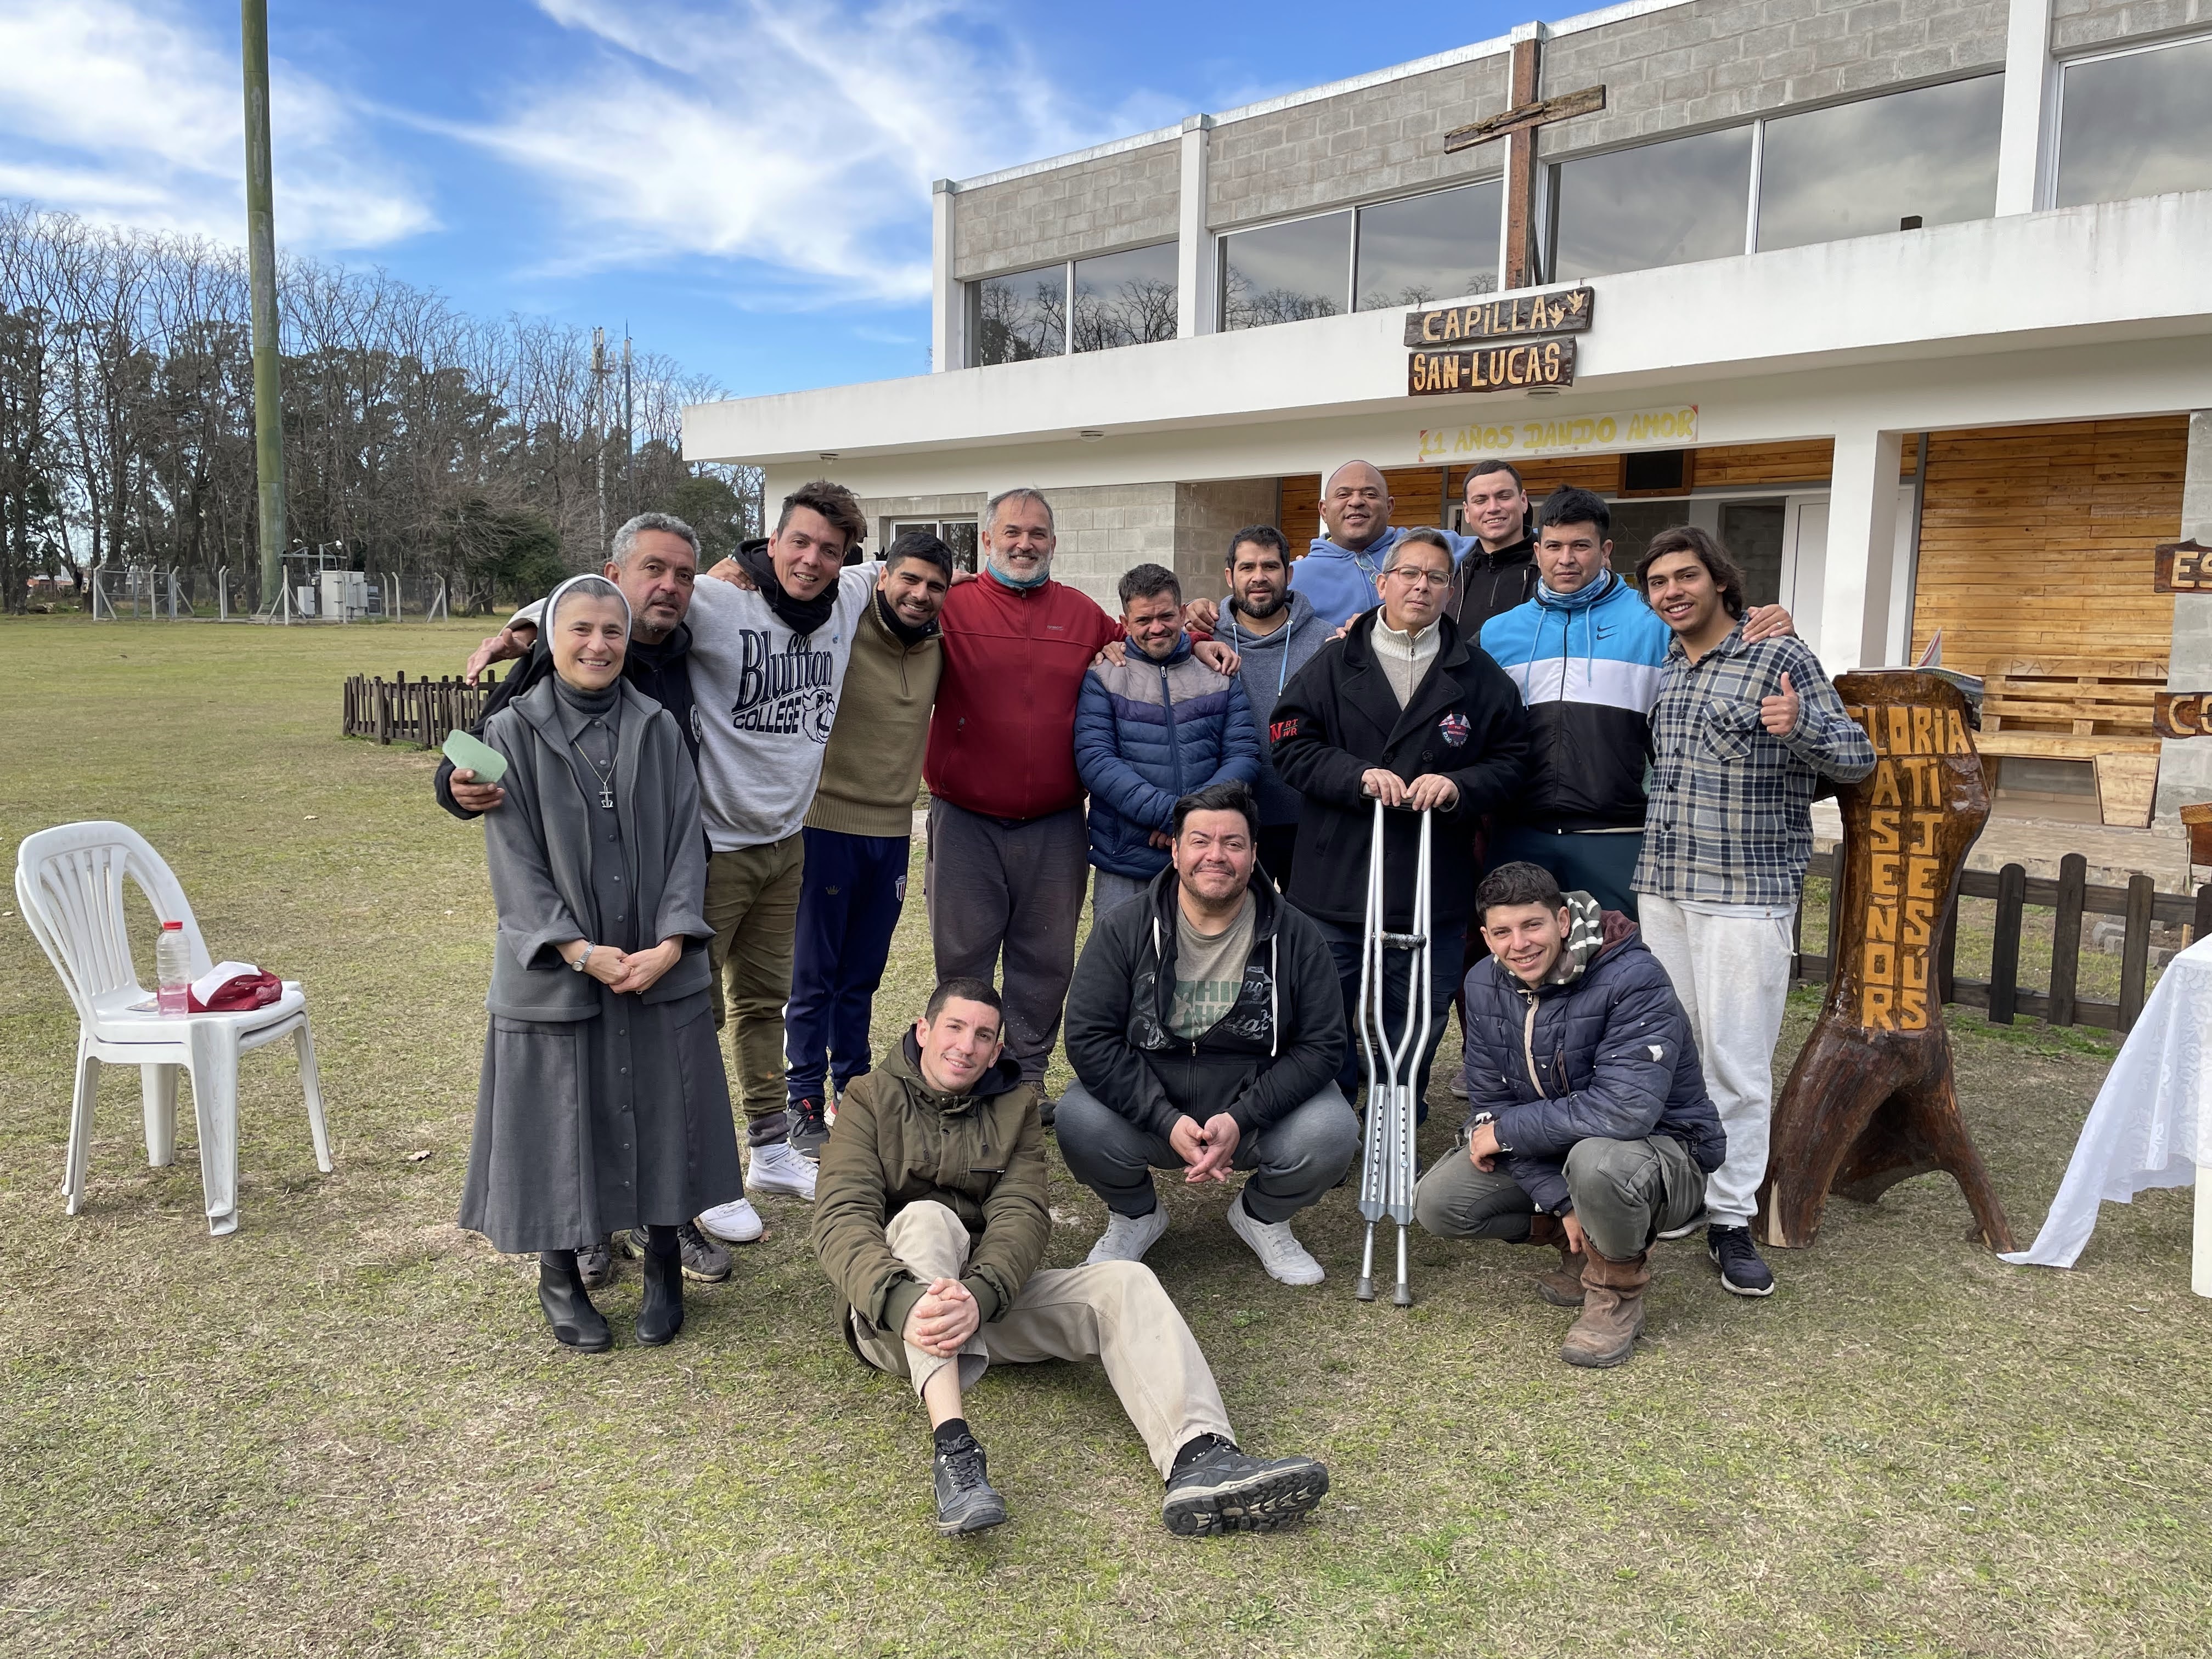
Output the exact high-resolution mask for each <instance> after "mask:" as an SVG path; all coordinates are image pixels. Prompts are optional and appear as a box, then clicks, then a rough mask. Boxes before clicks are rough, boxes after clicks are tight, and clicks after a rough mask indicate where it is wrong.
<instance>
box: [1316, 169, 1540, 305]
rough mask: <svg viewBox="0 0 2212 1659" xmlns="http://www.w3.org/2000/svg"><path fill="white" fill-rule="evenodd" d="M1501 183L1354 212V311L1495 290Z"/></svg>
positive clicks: (1434, 193) (1489, 181) (1490, 182)
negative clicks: (1356, 239) (1356, 223)
mask: <svg viewBox="0 0 2212 1659" xmlns="http://www.w3.org/2000/svg"><path fill="white" fill-rule="evenodd" d="M1504 212H1505V184H1504V180H1503V179H1485V180H1484V181H1483V182H1482V183H1480V184H1479V185H1461V186H1460V187H1459V188H1458V189H1457V190H1438V191H1430V192H1429V193H1428V194H1427V195H1425V196H1409V197H1406V198H1405V199H1404V200H1402V201H1397V202H1378V203H1376V204H1375V205H1374V206H1373V207H1366V208H1362V209H1360V210H1359V252H1358V267H1357V270H1356V271H1355V273H1354V280H1353V291H1354V292H1355V293H1356V294H1357V295H1358V301H1359V303H1358V309H1359V310H1361V311H1380V310H1382V309H1383V308H1384V307H1389V306H1425V305H1430V304H1433V303H1434V302H1435V301H1438V300H1457V299H1461V298H1462V297H1464V296H1465V295H1470V294H1494V293H1496V292H1497V291H1498V233H1499V227H1500V224H1501V222H1502V221H1503V218H1504Z"/></svg>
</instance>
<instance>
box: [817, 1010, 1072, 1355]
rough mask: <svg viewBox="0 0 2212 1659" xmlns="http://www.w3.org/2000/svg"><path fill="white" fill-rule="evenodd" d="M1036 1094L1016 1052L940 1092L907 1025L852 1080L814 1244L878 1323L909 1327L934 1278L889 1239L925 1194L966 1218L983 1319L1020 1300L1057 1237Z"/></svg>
mask: <svg viewBox="0 0 2212 1659" xmlns="http://www.w3.org/2000/svg"><path fill="white" fill-rule="evenodd" d="M1036 1102H1037V1095H1036V1089H1035V1088H1034V1087H1032V1086H1031V1085H1028V1084H1025V1083H1024V1082H1022V1081H1021V1074H1020V1072H1019V1069H1018V1067H1017V1066H1015V1064H1014V1060H1013V1056H1012V1054H1001V1055H1000V1058H999V1063H998V1064H997V1065H996V1066H993V1067H992V1068H991V1070H990V1071H989V1072H988V1073H986V1074H985V1075H984V1077H983V1079H982V1080H981V1082H980V1083H978V1084H977V1085H976V1086H975V1088H974V1089H973V1090H971V1091H969V1092H968V1093H967V1094H964V1095H945V1094H939V1093H938V1092H936V1091H934V1090H933V1089H931V1088H930V1086H929V1085H928V1084H927V1082H926V1081H924V1080H923V1078H922V1075H921V1057H920V1049H919V1048H918V1047H917V1045H916V1044H915V1038H914V1034H913V1033H912V1032H911V1031H909V1032H908V1033H907V1035H906V1036H904V1037H903V1038H902V1039H901V1041H900V1042H898V1043H896V1045H894V1046H893V1047H892V1048H891V1049H890V1052H889V1053H887V1054H884V1058H883V1060H882V1063H881V1064H879V1065H878V1066H877V1067H876V1069H875V1070H874V1071H872V1072H869V1073H866V1074H864V1075H863V1076H860V1077H857V1078H855V1079H853V1082H852V1083H851V1085H849V1086H848V1088H847V1089H846V1091H845V1095H844V1098H843V1099H842V1101H841V1102H839V1103H838V1107H837V1121H836V1125H835V1126H834V1127H832V1128H831V1129H830V1131H829V1144H828V1145H827V1146H824V1147H823V1149H822V1168H821V1172H820V1174H819V1176H817V1180H816V1182H815V1188H814V1253H815V1255H817V1256H818V1257H819V1258H820V1259H821V1262H822V1267H823V1272H825V1273H828V1274H829V1282H830V1283H831V1284H833V1285H836V1287H837V1288H838V1290H840V1291H842V1292H843V1294H844V1297H845V1300H846V1301H847V1302H848V1303H849V1304H851V1305H852V1307H853V1308H854V1310H855V1311H856V1312H858V1313H859V1314H860V1317H861V1318H863V1319H865V1320H866V1321H867V1322H869V1323H870V1324H871V1325H872V1326H874V1327H875V1328H876V1329H877V1330H878V1331H881V1332H884V1333H886V1334H892V1335H896V1334H897V1333H898V1332H900V1331H902V1330H903V1329H904V1328H906V1321H907V1316H908V1314H910V1313H911V1312H913V1311H914V1304H915V1303H916V1302H919V1301H920V1300H921V1295H922V1291H924V1290H925V1289H926V1288H927V1286H926V1285H924V1284H923V1282H922V1281H921V1279H917V1278H916V1277H915V1275H914V1274H913V1273H909V1272H908V1271H907V1268H906V1265H905V1264H904V1263H903V1262H902V1261H900V1260H899V1259H898V1257H896V1255H892V1254H891V1249H890V1244H889V1243H886V1242H885V1240H884V1226H885V1225H886V1224H887V1223H888V1222H889V1221H890V1218H892V1217H893V1216H895V1215H896V1214H897V1213H898V1212H900V1211H901V1210H903V1209H904V1208H906V1206H908V1205H909V1204H918V1203H921V1202H922V1201H923V1200H926V1199H934V1200H936V1201H937V1202H938V1203H939V1204H942V1205H944V1206H945V1207H946V1208H947V1209H949V1210H951V1212H953V1213H954V1214H955V1215H957V1216H958V1217H959V1218H961V1220H963V1222H965V1223H967V1225H968V1231H969V1237H970V1238H971V1240H972V1241H973V1245H972V1248H971V1249H970V1250H969V1256H968V1269H967V1272H966V1273H963V1274H962V1275H961V1280H960V1282H961V1283H962V1284H963V1285H966V1286H967V1287H968V1291H969V1294H970V1295H971V1296H973V1297H975V1306H976V1309H977V1310H978V1311H979V1312H980V1313H981V1315H982V1316H983V1318H984V1320H985V1321H986V1322H988V1321H990V1320H994V1319H996V1318H998V1317H999V1316H1000V1315H1001V1314H1002V1313H1004V1312H1005V1311H1006V1310H1007V1309H1008V1308H1011V1307H1012V1306H1013V1304H1014V1298H1015V1297H1017V1296H1018V1295H1019V1294H1020V1293H1021V1288H1022V1286H1023V1285H1025V1284H1027V1283H1028V1282H1029V1278H1030V1274H1031V1273H1035V1272H1036V1270H1037V1264H1038V1263H1040V1262H1041V1261H1043V1260H1044V1252H1045V1245H1046V1244H1047V1243H1048V1241H1049V1239H1050V1238H1051V1236H1052V1216H1051V1212H1049V1210H1048V1208H1047V1207H1046V1204H1045V1158H1044V1127H1043V1125H1042V1123H1040V1122H1039V1121H1038V1119H1037V1106H1036Z"/></svg>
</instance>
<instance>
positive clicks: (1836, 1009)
mask: <svg viewBox="0 0 2212 1659" xmlns="http://www.w3.org/2000/svg"><path fill="white" fill-rule="evenodd" d="M1836 690H1837V691H1838V693H1839V694H1840V695H1841V696H1842V697H1843V700H1844V706H1845V707H1846V708H1847V709H1848V710H1849V711H1850V716H1851V718H1852V719H1853V720H1857V721H1858V722H1859V724H1860V725H1861V726H1863V728H1864V729H1865V731H1866V733H1867V735H1868V737H1869V738H1870V739H1872V741H1873V743H1874V747H1875V769H1874V772H1873V774H1872V775H1870V776H1869V777H1868V778H1866V779H1864V780H1863V781H1860V782H1858V783H1854V784H1846V785H1844V787H1843V788H1842V789H1841V790H1840V791H1839V792H1838V806H1839V807H1840V808H1841V809H1842V813H1843V820H1844V838H1843V844H1842V846H1841V847H1840V848H1838V855H1837V860H1836V863H1837V868H1838V874H1837V877H1836V879H1835V882H1834V884H1833V885H1832V889H1831V894H1830V900H1829V915H1830V916H1831V917H1832V918H1833V919H1835V921H1837V923H1838V927H1839V928H1840V931H1839V932H1838V934H1837V938H1838V947H1837V951H1836V955H1835V957H1834V958H1833V960H1832V962H1831V963H1830V964H1829V972H1828V989H1827V994H1826V997H1825V998H1824V999H1823V1001H1822V1005H1821V1009H1820V1018H1819V1020H1818V1021H1816V1022H1815V1023H1814V1027H1813V1035H1812V1036H1811V1037H1810V1038H1809V1039H1808V1041H1807V1042H1806V1044H1805V1047H1804V1048H1803V1049H1802V1051H1800V1053H1799V1054H1798V1056H1797V1063H1796V1065H1795V1066H1791V1067H1790V1079H1789V1081H1788V1082H1787V1083H1786V1084H1784V1085H1783V1090H1782V1096H1781V1098H1780V1099H1779V1100H1778V1102H1777V1103H1776V1104H1775V1108H1774V1123H1773V1130H1772V1135H1771V1142H1770V1146H1771V1150H1770V1152H1769V1154H1768V1159H1767V1168H1766V1177H1765V1181H1764V1182H1763V1183H1762V1184H1761V1186H1760V1188H1759V1219H1758V1223H1757V1226H1758V1231H1759V1237H1762V1238H1763V1239H1765V1242H1766V1243H1769V1244H1774V1245H1780V1246H1784V1247H1790V1246H1796V1245H1803V1244H1809V1243H1812V1241H1813V1237H1814V1234H1815V1233H1816V1232H1817V1231H1819V1229H1820V1216H1821V1212H1822V1211H1823V1210H1824V1209H1825V1208H1826V1205H1827V1200H1828V1194H1830V1193H1831V1192H1838V1193H1841V1194H1844V1196H1845V1197H1846V1198H1852V1199H1858V1200H1863V1201H1865V1202H1869V1203H1871V1202H1872V1201H1874V1200H1875V1199H1876V1198H1878V1197H1880V1196H1881V1194H1882V1193H1883V1192H1885V1191H1887V1189H1888V1188H1890V1187H1892V1186H1893V1185H1895V1184H1896V1183H1897V1182H1900V1181H1903V1180H1905V1179H1906V1178H1907V1177H1909V1176H1916V1175H1919V1174H1922V1173H1923V1172H1925V1171H1927V1170H1948V1171H1949V1172H1950V1174H1951V1175H1952V1176H1954V1178H1955V1179H1956V1180H1957V1182H1958V1183H1959V1186H1960V1190H1961V1191H1962V1192H1963V1193H1964V1194H1966V1202H1967V1204H1968V1206H1970V1207H1971V1208H1972V1211H1973V1213H1974V1220H1975V1224H1976V1225H1977V1227H1978V1229H1979V1231H1980V1233H1981V1236H1982V1237H1983V1239H1984V1241H1985V1242H1986V1243H1988V1244H1989V1245H1990V1248H1991V1249H1999V1250H2007V1249H2011V1248H2012V1230H2011V1227H2010V1225H2009V1224H2008V1222H2007V1221H2006V1219H2005V1213H2004V1206H2002V1204H2001V1203H2000V1202H1998V1200H1997V1195H1996V1189H1995V1188H1993V1187H1992V1186H1991V1185H1990V1178H1989V1173H1988V1171H1987V1170H1985V1169H1984V1167H1983V1164H1982V1160H1981V1155H1980V1154H1979V1153H1978V1152H1976V1151H1975V1150H1974V1146H1973V1142H1972V1140H1971V1139H1968V1137H1967V1134H1966V1125H1965V1124H1964V1123H1963V1122H1962V1121H1960V1117H1959V1103H1958V1097H1957V1095H1956V1094H1955V1093H1954V1089H1953V1085H1952V1059H1951V1040H1950V1034H1949V1032H1948V1031H1947V1030H1945V1029H1944V1025H1943V1006H1942V1003H1941V1002H1940V1001H1939V1000H1936V998H1935V997H1934V996H1933V995H1932V994H1931V993H1933V992H1934V991H1936V988H1937V975H1936V963H1937V962H1938V961H1940V960H1941V957H1942V945H1943V935H1944V934H1945V933H1948V931H1949V929H1950V928H1951V927H1952V926H1953V924H1954V921H1955V919H1956V917H1957V915H1958V896H1959V885H1960V881H1961V879H1962V878H1964V876H1965V873H1966V854H1967V851H1968V849H1969V848H1972V845H1973V843H1974V838H1975V837H1976V836H1978V835H1979V834H1980V833H1981V828H1982V824H1983V823H1984V821H1985V820H1986V819H1987V818H1988V817H1989V814H1990V798H1989V792H1988V789H1987V787H1986V786H1985V784H1984V781H1983V777H1982V763H1981V757H1979V756H1978V755H1977V754H1976V753H1975V752H1974V745H1973V739H1972V736H1971V732H1970V728H1969V727H1968V726H1967V723H1966V699H1965V697H1964V696H1962V695H1961V694H1960V691H1959V690H1958V689H1957V688H1956V687H1955V686H1953V685H1952V684H1950V683H1949V682H1948V681H1947V680H1944V679H1942V678H1939V677H1937V676H1936V675H1934V674H1925V673H1920V672H1917V671H1913V670H1911V669H1885V670H1874V671H1867V672H1863V673H1857V674H1846V675H1844V676H1843V677H1842V678H1839V679H1838V681H1837V682H1836ZM2007 872H2008V876H2009V877H2010V878H2011V883H2012V888H2013V893H2014V902H2013V905H2012V916H2013V928H2014V939H2013V947H2014V952H2015V959H2016V958H2017V955H2018V948H2019V917H2020V895H2021V890H2022V888H2023V885H2024V883H2025V880H2026V876H2027V872H2025V871H2024V870H2022V869H2021V867H2020V866H2017V865H2012V866H2007ZM2016 967H2017V963H2016V960H2015V976H2016ZM2006 994H2007V997H2008V998H2009V996H2010V994H2011V993H2010V990H2009V983H2008V990H2007V993H2006ZM1992 1000H1995V992H1994V991H1992Z"/></svg>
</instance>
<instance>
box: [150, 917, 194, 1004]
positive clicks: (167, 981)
mask: <svg viewBox="0 0 2212 1659" xmlns="http://www.w3.org/2000/svg"><path fill="white" fill-rule="evenodd" d="M154 977H155V979H157V980H159V981H161V990H160V992H159V993H158V994H157V996H156V999H155V1000H156V1005H157V1006H159V1007H160V1009H161V1012H163V1013H164V1014H189V1013H190V1012H191V1011H192V1008H191V996H192V947H191V945H190V944H189V943H187V942H186V940H185V924H184V923H183V922H181V921H165V922H163V923H162V924H161V943H159V944H158V945H155V947H154Z"/></svg>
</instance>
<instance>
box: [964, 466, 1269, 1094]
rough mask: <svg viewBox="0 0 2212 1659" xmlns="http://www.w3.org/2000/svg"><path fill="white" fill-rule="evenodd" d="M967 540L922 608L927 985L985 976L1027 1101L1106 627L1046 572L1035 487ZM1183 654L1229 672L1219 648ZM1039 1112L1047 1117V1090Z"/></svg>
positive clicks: (1054, 995) (1041, 502) (1055, 1028)
mask: <svg viewBox="0 0 2212 1659" xmlns="http://www.w3.org/2000/svg"><path fill="white" fill-rule="evenodd" d="M982 542H983V548H984V551H985V553H986V554H987V562H986V563H985V565H984V567H983V570H982V573H981V575H979V576H978V577H977V578H976V580H974V581H967V582H962V583H960V584H959V585H958V586H956V587H955V588H954V589H953V590H952V592H951V594H950V595H948V596H947V597H946V599H945V609H944V611H942V612H941V613H940V614H939V618H938V622H939V627H940V628H941V629H943V632H944V640H945V644H944V660H945V671H944V674H943V677H942V678H940V679H939V682H938V688H937V707H936V709H935V712H934V713H933V714H932V715H931V717H930V723H929V750H928V752H927V756H926V757H924V760H923V763H922V777H923V780H924V781H926V782H927V784H928V786H929V861H928V866H927V877H926V878H925V879H926V892H927V898H928V902H929V940H930V945H931V948H932V949H933V951H934V952H935V955H936V957H937V977H938V979H939V981H940V982H942V981H945V980H949V979H981V980H985V981H998V982H999V983H1000V994H1002V995H1003V996H1004V998H1005V1000H1006V1046H1007V1048H1010V1049H1011V1050H1012V1053H1013V1055H1014V1058H1015V1060H1016V1061H1017V1062H1018V1064H1019V1065H1020V1066H1021V1074H1022V1081H1023V1082H1024V1083H1033V1084H1035V1085H1037V1091H1038V1095H1039V1097H1040V1098H1041V1099H1042V1097H1043V1092H1044V1072H1045V1063H1046V1061H1047V1060H1049V1059H1050V1058H1051V1056H1052V1048H1053V1043H1054V1041H1055V1040H1056V1039H1057V1038H1058V1036H1059V1035H1060V1007H1061V1005H1062V1004H1063V1003H1064V1002H1065V1001H1066V997H1067V985H1068V981H1069V980H1070V979H1071V978H1073V975H1074V973H1075V928H1076V924H1077V922H1078V921H1079V919H1080V918H1081V916H1082V914H1083V895H1084V890H1085V886H1086V885H1087V882H1086V877H1087V875H1088V873H1089V870H1090V840H1089V836H1088V832H1087V830H1086V829H1085V824H1084V818H1083V784H1082V781H1081V780H1080V779H1079V778H1078V777H1077V776H1076V775H1075V705H1076V701H1077V699H1078V697H1079V696H1080V695H1081V693H1082V690H1083V676H1084V674H1085V671H1087V670H1088V669H1089V668H1090V666H1091V659H1093V658H1095V657H1096V656H1097V654H1098V653H1099V650H1100V648H1101V647H1103V646H1106V645H1108V644H1109V643H1111V642H1112V641H1116V640H1119V639H1120V638H1121V623H1118V622H1116V621H1115V620H1114V618H1112V617H1109V616H1108V615H1107V614H1106V613H1105V611H1103V610H1101V609H1100V608H1099V607H1098V605H1097V604H1096V603H1095V602H1094V601H1092V600H1091V599H1090V598H1089V597H1088V596H1087V595H1085V594H1084V593H1082V592H1079V591H1077V590H1076V589H1074V588H1073V587H1066V586H1061V585H1060V583H1058V582H1056V581H1054V580H1052V555H1053V548H1054V533H1053V519H1052V506H1051V503H1049V502H1048V501H1046V500H1045V498H1044V496H1043V495H1041V494H1040V493H1039V492H1038V491H1036V490H1034V489H1009V490H1006V491H1005V492H1004V493H1002V494H1000V495H994V496H993V497H992V498H991V500H990V501H989V502H988V504H987V506H986V507H984V509H983V532H982ZM1194 654H1204V655H1205V657H1206V661H1207V665H1208V666H1210V667H1216V668H1219V667H1220V666H1221V665H1222V664H1223V663H1224V662H1225V663H1226V664H1227V665H1228V666H1227V667H1226V668H1225V669H1224V670H1223V671H1225V672H1234V671H1235V669H1236V665H1237V659H1236V657H1235V655H1234V654H1233V653H1229V652H1228V651H1227V650H1226V649H1225V647H1221V646H1219V645H1216V644H1212V643H1209V644H1206V645H1203V646H1200V647H1197V648H1196V651H1195V652H1194ZM1002 957H1003V960H1004V963H1005V975H1004V977H1003V979H1001V978H1000V975H999V973H998V969H999V965H1000V961H1001V959H1002ZM1043 1113H1044V1120H1045V1121H1046V1122H1048V1123H1049V1122H1051V1121H1052V1103H1051V1102H1050V1101H1049V1100H1045V1101H1044V1103H1043Z"/></svg>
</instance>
